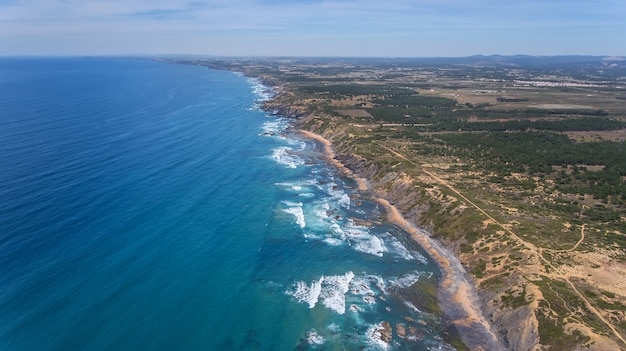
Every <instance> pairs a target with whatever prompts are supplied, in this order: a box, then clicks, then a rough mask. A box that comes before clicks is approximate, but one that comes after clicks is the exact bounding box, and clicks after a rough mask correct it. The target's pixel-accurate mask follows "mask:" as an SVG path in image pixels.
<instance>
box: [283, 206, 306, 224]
mask: <svg viewBox="0 0 626 351" xmlns="http://www.w3.org/2000/svg"><path fill="white" fill-rule="evenodd" d="M283 203H284V204H285V205H287V206H289V207H288V208H285V209H283V211H284V212H287V213H289V214H292V215H293V216H294V217H295V218H296V223H298V225H299V226H300V228H304V227H306V221H305V219H304V210H302V203H301V202H291V201H283Z"/></svg>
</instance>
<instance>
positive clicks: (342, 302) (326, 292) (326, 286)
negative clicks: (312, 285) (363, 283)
mask: <svg viewBox="0 0 626 351" xmlns="http://www.w3.org/2000/svg"><path fill="white" fill-rule="evenodd" d="M352 278H354V273H352V272H348V273H346V274H344V275H333V276H329V277H324V282H323V286H322V292H321V294H320V297H321V298H322V303H323V304H324V306H326V307H327V308H329V309H331V310H333V311H335V312H337V313H339V314H344V313H346V293H347V292H348V290H349V289H350V281H351V280H352Z"/></svg>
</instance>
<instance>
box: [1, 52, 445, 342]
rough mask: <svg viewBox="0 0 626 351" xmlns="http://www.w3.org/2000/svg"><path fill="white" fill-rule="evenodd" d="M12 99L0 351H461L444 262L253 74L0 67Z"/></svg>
mask: <svg viewBox="0 0 626 351" xmlns="http://www.w3.org/2000/svg"><path fill="white" fill-rule="evenodd" d="M0 92H1V94H0V199H1V200H0V349H2V350H116V349H117V350H295V349H298V350H307V349H319V350H321V349H325V350H359V349H371V350H379V349H416V350H423V349H444V350H445V349H450V347H449V346H448V345H446V344H445V343H444V342H443V341H441V337H440V335H441V334H442V332H443V328H444V326H443V324H444V323H443V322H442V321H441V320H440V319H439V318H438V317H437V316H434V315H431V314H428V313H424V312H421V311H419V309H418V308H417V307H415V305H414V304H412V303H411V302H410V301H409V299H408V298H407V297H406V296H408V294H409V293H408V287H409V286H411V285H412V284H414V283H416V282H426V283H427V284H434V283H436V281H437V279H438V271H437V270H436V268H435V267H434V265H433V264H432V263H431V262H430V260H429V259H428V258H427V257H425V256H424V255H423V253H421V251H420V249H419V248H417V247H414V246H411V245H410V244H407V243H406V240H405V237H404V236H403V233H401V232H399V231H398V230H397V229H396V228H395V227H393V226H390V225H388V224H385V223H384V222H383V223H379V224H364V222H362V221H361V220H367V221H370V222H371V221H374V220H376V219H378V218H379V217H380V209H379V208H378V207H377V206H376V205H375V204H373V203H370V202H368V201H362V200H359V199H358V194H357V193H356V190H355V189H354V188H355V186H354V184H353V182H352V181H351V180H349V179H345V178H343V177H342V176H341V175H339V174H338V173H337V172H336V171H335V170H334V169H332V168H330V167H329V166H328V165H327V164H326V163H325V162H324V159H323V157H322V156H321V154H320V147H319V145H316V144H315V143H313V142H311V141H308V140H305V139H302V138H301V137H299V136H298V135H297V134H296V133H293V132H291V130H290V129H289V126H290V121H289V120H287V119H284V118H280V117H277V116H270V115H268V114H267V113H265V112H263V111H261V110H260V109H259V108H258V106H257V104H258V102H259V101H260V100H263V99H267V98H268V97H269V96H270V95H271V92H270V91H268V88H266V87H263V86H262V85H260V84H259V83H258V82H257V81H255V80H253V79H249V78H246V77H243V76H240V75H237V74H234V73H232V72H224V71H214V70H209V69H206V68H203V67H197V66H188V65H174V64H167V63H160V62H154V61H149V60H133V59H104V58H51V59H44V58H40V59H17V58H3V59H0ZM405 244H407V245H405ZM418 298H419V297H418ZM418 320H422V321H424V322H426V323H417V322H416V321H418ZM383 321H389V322H390V323H391V325H392V326H394V329H395V325H396V324H398V323H404V325H406V327H407V329H408V328H409V327H410V326H411V327H413V328H415V329H414V330H413V335H412V339H413V340H407V339H402V338H399V337H397V336H396V335H395V334H394V339H393V341H392V342H391V343H389V344H388V343H385V342H383V341H381V340H380V337H379V335H377V333H376V332H375V330H376V329H377V328H378V327H377V326H379V325H380V323H381V322H383ZM423 324H426V325H423Z"/></svg>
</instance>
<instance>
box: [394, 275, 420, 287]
mask: <svg viewBox="0 0 626 351" xmlns="http://www.w3.org/2000/svg"><path fill="white" fill-rule="evenodd" d="M420 277H421V273H420V272H414V273H408V274H405V275H403V276H401V277H398V278H395V279H391V280H389V284H391V285H392V286H394V287H399V288H408V287H409V286H411V285H413V284H415V283H417V282H418V281H419V280H420Z"/></svg>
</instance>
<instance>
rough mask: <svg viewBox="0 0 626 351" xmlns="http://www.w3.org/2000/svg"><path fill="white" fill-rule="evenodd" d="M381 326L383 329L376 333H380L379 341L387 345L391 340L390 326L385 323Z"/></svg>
mask: <svg viewBox="0 0 626 351" xmlns="http://www.w3.org/2000/svg"><path fill="white" fill-rule="evenodd" d="M381 325H382V327H383V328H382V329H379V330H378V332H380V339H381V340H382V341H384V342H386V343H389V342H390V341H391V339H393V335H392V329H391V324H389V322H387V321H383V322H382V323H381Z"/></svg>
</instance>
